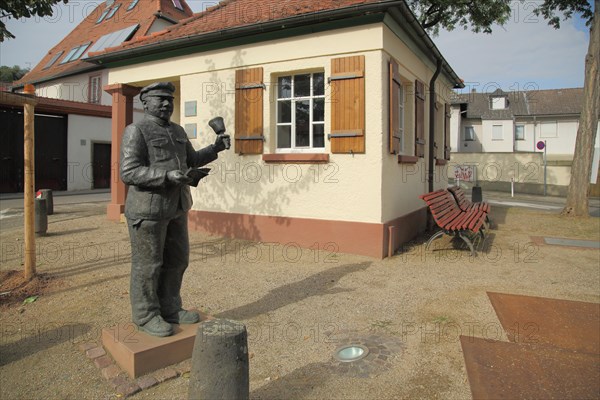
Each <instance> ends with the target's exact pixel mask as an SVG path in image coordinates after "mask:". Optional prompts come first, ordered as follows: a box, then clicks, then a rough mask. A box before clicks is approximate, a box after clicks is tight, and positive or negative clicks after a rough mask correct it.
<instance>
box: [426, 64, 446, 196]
mask: <svg viewBox="0 0 600 400" xmlns="http://www.w3.org/2000/svg"><path fill="white" fill-rule="evenodd" d="M443 66H444V61H443V60H442V59H441V58H438V59H437V69H436V70H435V73H434V74H433V76H432V77H431V81H429V169H428V171H427V181H428V182H429V192H433V175H434V174H433V168H434V162H433V160H434V151H435V148H434V147H433V145H434V142H435V100H436V97H437V96H436V93H435V82H436V81H437V78H438V76H439V75H440V72H442V67H443Z"/></svg>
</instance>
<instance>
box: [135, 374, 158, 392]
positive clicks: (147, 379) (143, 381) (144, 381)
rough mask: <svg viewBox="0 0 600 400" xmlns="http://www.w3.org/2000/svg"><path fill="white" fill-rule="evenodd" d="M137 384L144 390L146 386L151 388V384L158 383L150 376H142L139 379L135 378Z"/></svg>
mask: <svg viewBox="0 0 600 400" xmlns="http://www.w3.org/2000/svg"><path fill="white" fill-rule="evenodd" d="M137 385H138V386H139V387H140V389H141V390H146V389H148V388H151V387H152V386H156V385H158V381H157V380H156V378H154V377H152V376H142V377H141V378H140V379H138V380H137Z"/></svg>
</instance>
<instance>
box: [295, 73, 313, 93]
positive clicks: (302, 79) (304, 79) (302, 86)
mask: <svg viewBox="0 0 600 400" xmlns="http://www.w3.org/2000/svg"><path fill="white" fill-rule="evenodd" d="M294 96H295V97H302V96H310V75H295V76H294Z"/></svg>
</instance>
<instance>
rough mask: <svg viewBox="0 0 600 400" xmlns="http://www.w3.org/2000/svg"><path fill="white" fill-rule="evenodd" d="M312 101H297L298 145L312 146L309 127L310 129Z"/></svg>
mask: <svg viewBox="0 0 600 400" xmlns="http://www.w3.org/2000/svg"><path fill="white" fill-rule="evenodd" d="M309 107H310V102H309V101H308V100H305V101H297V102H296V146H297V147H306V146H310V138H309V133H310V131H309V129H310V114H309V110H310V108H309Z"/></svg>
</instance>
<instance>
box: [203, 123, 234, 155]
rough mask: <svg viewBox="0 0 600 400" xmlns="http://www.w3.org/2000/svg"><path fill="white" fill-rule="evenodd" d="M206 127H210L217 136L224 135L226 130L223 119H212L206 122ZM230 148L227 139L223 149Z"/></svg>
mask: <svg viewBox="0 0 600 400" xmlns="http://www.w3.org/2000/svg"><path fill="white" fill-rule="evenodd" d="M208 126H210V127H211V128H212V130H213V131H215V133H216V134H217V135H224V134H225V131H226V129H225V122H224V121H223V117H214V118H213V119H211V120H210V121H208ZM230 147H231V141H230V140H229V139H227V140H226V141H225V148H226V149H229V148H230Z"/></svg>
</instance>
